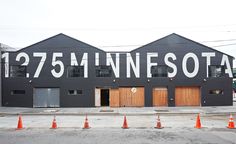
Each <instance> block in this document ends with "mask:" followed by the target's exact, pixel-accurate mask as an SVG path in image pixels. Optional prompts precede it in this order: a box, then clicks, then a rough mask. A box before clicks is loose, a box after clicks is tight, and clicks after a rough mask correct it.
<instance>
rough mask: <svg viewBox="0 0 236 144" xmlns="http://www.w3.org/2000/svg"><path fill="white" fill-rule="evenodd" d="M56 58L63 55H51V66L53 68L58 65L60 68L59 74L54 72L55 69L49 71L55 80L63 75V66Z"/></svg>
mask: <svg viewBox="0 0 236 144" xmlns="http://www.w3.org/2000/svg"><path fill="white" fill-rule="evenodd" d="M58 57H63V54H62V53H53V55H52V66H54V67H55V66H56V65H58V66H59V67H60V71H59V72H56V70H55V69H52V70H51V73H52V75H53V76H54V77H55V78H60V77H61V76H62V75H63V73H64V64H63V63H62V61H60V60H57V58H58Z"/></svg>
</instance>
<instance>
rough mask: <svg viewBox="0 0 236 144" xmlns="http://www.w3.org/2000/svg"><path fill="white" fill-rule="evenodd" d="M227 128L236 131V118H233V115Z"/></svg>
mask: <svg viewBox="0 0 236 144" xmlns="http://www.w3.org/2000/svg"><path fill="white" fill-rule="evenodd" d="M227 128H229V129H235V126H234V118H233V116H232V115H230V117H229V123H228V126H227Z"/></svg>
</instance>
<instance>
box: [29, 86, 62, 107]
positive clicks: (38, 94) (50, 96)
mask: <svg viewBox="0 0 236 144" xmlns="http://www.w3.org/2000/svg"><path fill="white" fill-rule="evenodd" d="M59 106H60V89H59V88H34V95H33V107H59Z"/></svg>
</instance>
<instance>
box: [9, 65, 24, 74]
mask: <svg viewBox="0 0 236 144" xmlns="http://www.w3.org/2000/svg"><path fill="white" fill-rule="evenodd" d="M10 77H26V66H20V65H12V66H10Z"/></svg>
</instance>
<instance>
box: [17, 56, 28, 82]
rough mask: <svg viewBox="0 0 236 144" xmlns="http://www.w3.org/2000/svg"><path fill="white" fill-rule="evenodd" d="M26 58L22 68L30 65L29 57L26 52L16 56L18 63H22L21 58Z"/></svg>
mask: <svg viewBox="0 0 236 144" xmlns="http://www.w3.org/2000/svg"><path fill="white" fill-rule="evenodd" d="M22 57H23V58H24V59H25V61H24V62H23V63H22V64H21V65H22V66H27V65H28V64H29V55H28V54H27V53H25V52H21V53H19V54H18V55H17V56H16V61H20V59H21V58H22ZM26 77H27V78H28V77H29V73H26Z"/></svg>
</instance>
